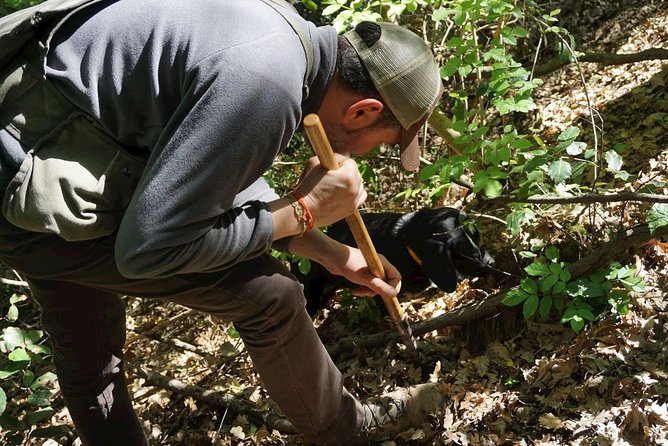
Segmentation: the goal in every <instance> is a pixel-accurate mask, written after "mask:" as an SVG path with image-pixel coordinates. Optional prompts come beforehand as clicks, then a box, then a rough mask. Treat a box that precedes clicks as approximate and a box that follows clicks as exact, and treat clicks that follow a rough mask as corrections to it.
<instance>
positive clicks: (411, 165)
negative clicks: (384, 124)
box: [399, 118, 427, 171]
mask: <svg viewBox="0 0 668 446" xmlns="http://www.w3.org/2000/svg"><path fill="white" fill-rule="evenodd" d="M426 121H427V118H425V119H423V120H422V121H420V122H417V123H415V124H413V126H412V127H411V128H410V129H408V130H404V129H402V131H401V140H400V141H399V148H400V149H401V165H402V166H404V169H406V170H409V171H414V170H417V169H418V168H419V167H420V141H419V138H418V132H419V131H420V127H422V126H423V125H424V123H425V122H426Z"/></svg>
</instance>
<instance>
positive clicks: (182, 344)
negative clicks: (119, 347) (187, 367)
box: [130, 330, 216, 364]
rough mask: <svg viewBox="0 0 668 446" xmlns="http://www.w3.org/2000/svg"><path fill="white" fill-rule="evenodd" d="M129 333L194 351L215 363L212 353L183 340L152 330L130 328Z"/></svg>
mask: <svg viewBox="0 0 668 446" xmlns="http://www.w3.org/2000/svg"><path fill="white" fill-rule="evenodd" d="M130 332H131V333H134V334H136V335H139V336H143V337H145V338H148V339H151V340H153V341H157V342H161V343H164V344H168V345H171V346H172V347H176V348H178V349H179V350H183V351H187V352H190V353H194V354H196V355H199V356H201V357H203V358H205V359H206V360H207V361H209V363H210V364H215V362H216V356H215V355H212V354H211V353H208V352H205V351H203V350H202V349H200V348H198V347H196V346H194V345H192V344H189V343H187V342H185V341H182V340H180V339H178V338H163V337H162V336H160V335H159V334H158V333H153V332H141V331H138V330H131V331H130Z"/></svg>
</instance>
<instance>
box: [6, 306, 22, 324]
mask: <svg viewBox="0 0 668 446" xmlns="http://www.w3.org/2000/svg"><path fill="white" fill-rule="evenodd" d="M18 318H19V307H17V306H16V305H10V306H9V310H7V320H8V321H9V322H14V321H16V320H17V319H18Z"/></svg>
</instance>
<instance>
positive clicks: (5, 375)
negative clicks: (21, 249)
mask: <svg viewBox="0 0 668 446" xmlns="http://www.w3.org/2000/svg"><path fill="white" fill-rule="evenodd" d="M23 308H25V309H26V313H27V314H26V315H25V319H26V321H27V320H28V318H30V317H31V316H32V315H31V314H30V310H31V309H32V307H31V306H30V305H29V301H28V298H27V296H25V295H24V294H13V295H12V296H11V297H10V298H9V308H8V309H7V311H6V313H5V317H4V321H3V324H2V325H3V328H2V334H0V351H1V352H2V353H3V354H5V355H6V358H5V359H3V360H1V361H0V426H2V429H3V431H4V434H3V435H4V438H3V441H4V443H3V444H7V445H18V444H22V443H23V442H24V441H26V440H27V439H28V438H30V437H33V438H54V437H58V436H59V435H61V434H62V433H63V432H64V428H63V427H62V426H42V425H43V424H44V423H45V422H46V421H49V420H50V419H51V417H52V416H53V414H54V412H55V411H54V409H53V408H52V400H53V396H54V394H55V392H56V375H55V374H54V373H53V372H51V371H50V370H49V369H50V363H49V362H48V361H47V359H48V358H49V356H50V355H51V350H50V349H49V347H47V346H46V345H44V344H45V343H46V340H47V338H46V336H45V335H44V333H43V332H42V331H41V330H35V329H31V328H29V326H28V324H27V323H25V322H23V321H22V320H21V316H22V314H21V309H23Z"/></svg>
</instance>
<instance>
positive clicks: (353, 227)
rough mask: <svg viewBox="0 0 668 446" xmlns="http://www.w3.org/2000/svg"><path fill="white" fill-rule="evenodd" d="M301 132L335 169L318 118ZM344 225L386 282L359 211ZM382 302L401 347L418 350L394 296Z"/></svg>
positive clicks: (327, 165) (309, 117)
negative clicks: (397, 333) (346, 225)
mask: <svg viewBox="0 0 668 446" xmlns="http://www.w3.org/2000/svg"><path fill="white" fill-rule="evenodd" d="M304 131H305V132H306V136H308V139H309V141H310V142H311V146H312V147H313V150H314V151H315V153H316V155H317V156H318V159H319V160H320V165H321V166H322V167H324V168H325V169H327V170H335V169H338V168H339V163H338V162H337V161H336V158H335V157H334V151H333V150H332V146H331V145H330V144H329V140H328V139H327V134H326V133H325V129H324V128H323V127H322V124H321V123H320V118H319V117H318V115H316V114H314V113H311V114H309V115H307V116H306V117H305V118H304ZM346 222H347V223H348V226H349V227H350V232H352V234H353V237H355V241H356V242H357V247H358V248H359V250H360V251H361V252H362V255H363V256H364V260H366V263H367V265H368V267H369V270H370V271H371V273H372V274H373V275H374V276H376V277H379V278H381V279H383V280H385V269H384V268H383V264H382V263H381V261H380V258H379V257H378V253H377V252H376V248H375V247H374V246H373V243H372V242H371V237H369V232H368V231H367V229H366V226H364V221H363V220H362V216H361V215H360V213H359V211H358V210H355V212H354V213H353V214H352V215H351V216H350V217H346ZM383 302H384V303H385V307H387V311H388V312H389V313H390V318H391V319H392V322H393V323H394V326H395V327H396V328H397V331H398V332H399V334H400V335H401V338H402V340H403V341H404V344H406V347H408V348H409V349H410V350H413V351H415V350H416V349H417V343H416V342H415V338H414V337H413V333H412V331H411V327H410V325H409V323H408V320H407V319H406V316H405V315H404V311H403V310H402V308H401V306H400V305H399V301H398V300H397V298H396V297H392V298H386V297H384V296H383Z"/></svg>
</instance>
